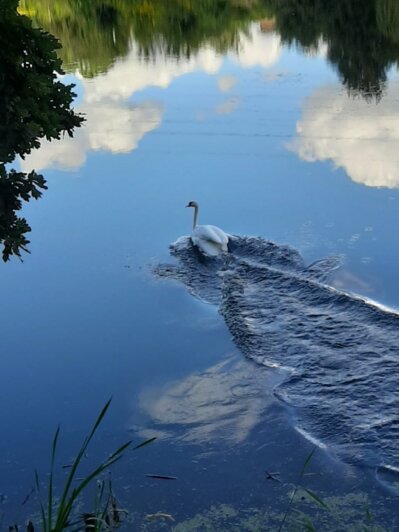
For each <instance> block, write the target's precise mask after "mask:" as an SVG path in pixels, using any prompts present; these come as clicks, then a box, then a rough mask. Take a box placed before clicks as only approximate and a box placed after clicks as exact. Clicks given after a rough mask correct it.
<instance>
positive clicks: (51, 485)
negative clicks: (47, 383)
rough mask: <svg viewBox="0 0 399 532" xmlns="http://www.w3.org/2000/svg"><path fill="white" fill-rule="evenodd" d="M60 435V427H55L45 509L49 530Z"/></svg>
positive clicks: (51, 523)
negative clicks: (46, 506)
mask: <svg viewBox="0 0 399 532" xmlns="http://www.w3.org/2000/svg"><path fill="white" fill-rule="evenodd" d="M59 435H60V427H59V426H58V427H57V430H56V431H55V435H54V439H53V447H52V450H51V466H50V478H49V482H48V509H47V517H48V527H49V530H51V529H52V528H53V479H54V462H55V455H56V452H57V443H58V436H59Z"/></svg>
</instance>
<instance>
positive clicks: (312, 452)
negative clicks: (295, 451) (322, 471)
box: [302, 447, 316, 473]
mask: <svg viewBox="0 0 399 532" xmlns="http://www.w3.org/2000/svg"><path fill="white" fill-rule="evenodd" d="M315 452H316V447H313V449H312V450H311V451H310V453H309V456H308V457H307V458H306V460H305V462H304V464H303V468H302V471H303V473H304V472H305V471H306V469H307V467H308V465H309V463H310V461H311V459H312V458H313V455H314V453H315Z"/></svg>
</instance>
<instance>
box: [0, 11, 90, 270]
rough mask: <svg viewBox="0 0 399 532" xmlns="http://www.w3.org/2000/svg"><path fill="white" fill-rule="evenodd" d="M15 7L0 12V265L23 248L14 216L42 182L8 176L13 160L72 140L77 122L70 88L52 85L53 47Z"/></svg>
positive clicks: (23, 228) (24, 228) (23, 225)
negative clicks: (43, 144)
mask: <svg viewBox="0 0 399 532" xmlns="http://www.w3.org/2000/svg"><path fill="white" fill-rule="evenodd" d="M16 4H17V2H16V1H13V0H9V1H8V4H7V5H4V3H3V4H2V6H1V7H0V116H1V121H0V242H1V243H2V244H3V247H4V249H3V259H4V260H8V258H9V256H10V255H12V254H15V255H18V256H20V253H21V250H25V251H26V245H27V244H28V243H29V242H28V240H27V239H26V236H25V235H26V233H27V232H28V231H30V227H29V225H28V224H27V222H26V220H25V219H24V218H19V217H17V215H16V214H15V212H16V211H18V210H20V209H21V207H22V201H29V200H30V199H31V198H36V199H37V198H39V197H40V196H41V190H40V189H45V188H46V185H45V180H44V179H43V176H41V175H38V174H36V172H34V171H32V172H30V173H29V174H26V173H24V172H16V171H15V170H11V171H8V170H7V168H6V165H7V164H9V163H11V162H12V161H13V160H14V159H15V157H16V156H17V155H19V156H21V157H24V155H26V154H28V153H30V152H31V150H32V149H34V148H37V147H38V146H40V139H42V138H46V139H49V140H50V139H54V138H60V134H61V132H64V131H66V132H67V133H68V134H69V135H72V131H73V129H74V127H76V126H79V125H80V123H81V121H82V119H81V118H80V117H78V116H76V115H75V114H74V113H73V111H72V110H71V108H70V105H71V102H72V99H73V96H74V94H73V92H72V91H71V86H65V85H63V84H62V83H61V82H59V81H57V78H56V74H55V72H56V71H58V72H61V62H60V60H59V59H58V58H57V55H56V52H55V50H56V48H58V46H59V45H58V43H57V41H56V40H55V39H54V38H53V37H52V36H50V35H46V34H44V33H43V32H41V31H40V30H38V29H34V28H32V25H31V22H30V21H29V19H28V18H27V17H25V16H21V15H19V14H18V13H17V11H16Z"/></svg>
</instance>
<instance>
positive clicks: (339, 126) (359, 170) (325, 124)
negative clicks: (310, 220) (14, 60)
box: [288, 81, 399, 188]
mask: <svg viewBox="0 0 399 532" xmlns="http://www.w3.org/2000/svg"><path fill="white" fill-rule="evenodd" d="M398 143H399V82H398V81H392V82H391V83H390V84H389V86H388V90H387V93H386V94H385V95H384V97H383V98H382V99H381V101H380V102H379V103H378V104H377V103H375V102H372V103H368V102H366V101H365V100H364V99H361V98H356V99H354V98H350V97H348V95H347V93H346V92H345V91H344V90H343V89H342V88H341V87H339V86H335V85H334V86H326V87H322V88H320V89H318V90H317V91H315V92H314V93H313V94H312V95H311V96H310V97H309V98H308V99H307V101H306V102H305V105H304V108H303V113H302V120H301V121H300V122H298V123H297V138H296V139H295V140H294V141H293V142H292V143H291V144H290V145H289V146H288V147H289V149H292V150H293V151H295V152H296V153H297V154H298V155H299V156H300V157H301V159H303V160H305V161H308V162H314V161H325V160H331V161H333V162H334V163H335V165H336V166H337V167H341V168H344V169H345V171H346V172H347V174H348V175H349V177H350V178H351V179H352V180H353V181H355V182H357V183H361V184H363V185H367V186H370V187H388V188H395V187H399V150H398Z"/></svg>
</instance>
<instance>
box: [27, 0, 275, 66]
mask: <svg viewBox="0 0 399 532" xmlns="http://www.w3.org/2000/svg"><path fill="white" fill-rule="evenodd" d="M20 10H21V12H26V13H27V14H29V16H32V17H33V19H34V20H35V22H36V23H37V24H39V25H40V26H42V27H43V28H46V30H47V31H49V32H50V33H52V34H53V35H55V36H56V37H58V38H59V39H60V40H61V43H62V45H63V49H62V50H61V52H60V54H61V58H62V59H63V61H64V63H68V64H70V65H71V67H73V65H78V66H79V70H80V71H81V73H82V74H83V75H84V76H93V75H95V74H97V73H99V72H101V71H104V70H106V69H107V68H109V66H110V65H111V64H112V63H113V61H114V60H115V59H116V58H117V57H120V56H123V55H125V54H126V53H127V51H128V47H129V41H130V39H131V37H132V36H133V37H134V39H135V41H136V43H137V44H138V46H139V47H140V50H141V53H142V55H143V56H144V57H147V58H151V57H153V56H154V54H155V52H157V51H159V50H160V49H161V50H162V51H163V52H167V53H169V54H173V55H175V56H176V57H180V56H185V57H190V56H191V54H194V53H195V52H197V51H198V50H199V48H200V47H202V46H204V45H205V44H208V45H210V46H212V47H213V48H214V49H215V50H216V51H220V52H226V51H227V50H230V49H232V48H233V49H236V48H237V47H238V46H239V33H240V31H242V30H245V29H246V28H247V26H248V23H249V22H251V21H253V20H256V19H260V18H262V17H264V16H265V15H266V14H267V10H266V8H265V6H264V0H170V1H167V2H166V1H165V0H131V1H126V0H125V1H123V0H91V1H90V2H81V1H79V0H22V1H21V2H20Z"/></svg>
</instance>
